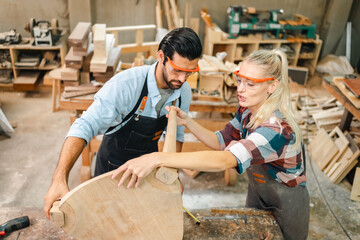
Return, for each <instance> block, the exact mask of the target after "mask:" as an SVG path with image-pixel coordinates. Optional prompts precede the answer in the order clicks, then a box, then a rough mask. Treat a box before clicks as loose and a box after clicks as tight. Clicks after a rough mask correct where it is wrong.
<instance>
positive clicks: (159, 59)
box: [156, 50, 165, 64]
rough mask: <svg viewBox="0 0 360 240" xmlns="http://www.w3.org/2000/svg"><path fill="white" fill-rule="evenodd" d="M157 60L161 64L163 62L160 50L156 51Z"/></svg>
mask: <svg viewBox="0 0 360 240" xmlns="http://www.w3.org/2000/svg"><path fill="white" fill-rule="evenodd" d="M156 55H157V59H158V61H159V62H160V63H161V64H163V62H164V59H165V55H164V52H163V51H162V50H159V51H157V54H156Z"/></svg>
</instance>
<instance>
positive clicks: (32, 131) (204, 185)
mask: <svg viewBox="0 0 360 240" xmlns="http://www.w3.org/2000/svg"><path fill="white" fill-rule="evenodd" d="M0 101H1V109H2V110H3V112H4V113H5V115H6V117H7V119H8V120H9V121H16V122H17V128H16V129H15V133H14V134H13V136H12V137H11V138H5V137H2V136H0V185H1V188H0V196H1V197H0V208H14V209H22V208H38V209H42V207H43V203H44V200H43V198H44V195H45V193H46V192H47V189H48V187H49V185H50V182H51V177H52V174H53V171H54V169H55V166H56V163H57V160H58V156H59V152H60V149H61V146H62V143H63V141H64V137H65V135H66V133H67V131H68V129H69V113H68V112H67V111H58V112H55V113H53V112H52V108H51V106H52V103H51V91H41V92H33V93H17V92H0ZM80 164H81V161H78V162H77V163H76V164H75V166H74V168H73V170H72V172H71V174H70V182H69V184H70V188H71V189H72V188H74V187H75V186H77V185H78V184H80ZM307 166H308V169H307V176H308V187H309V191H310V195H311V218H310V231H309V239H360V203H359V202H354V201H351V200H350V190H351V186H350V185H349V183H348V182H347V181H343V182H342V183H341V184H340V185H335V184H332V183H331V182H330V181H329V179H328V178H327V177H326V176H325V175H324V174H323V173H322V172H321V171H320V170H319V168H318V167H317V165H316V164H313V162H311V161H308V163H307ZM180 177H181V179H182V182H183V184H184V187H185V191H184V194H183V201H184V206H185V207H186V208H187V209H188V210H195V209H210V208H212V207H244V204H245V198H246V191H247V177H246V176H245V175H242V176H238V179H237V183H236V185H235V186H234V187H227V186H225V181H224V178H223V173H201V174H200V175H199V176H197V177H196V178H195V179H191V178H189V177H187V176H186V175H184V174H182V173H180Z"/></svg>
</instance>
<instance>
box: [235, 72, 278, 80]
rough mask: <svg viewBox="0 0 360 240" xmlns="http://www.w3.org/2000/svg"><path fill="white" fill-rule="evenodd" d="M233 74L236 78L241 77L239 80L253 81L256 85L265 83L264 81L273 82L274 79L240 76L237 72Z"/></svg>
mask: <svg viewBox="0 0 360 240" xmlns="http://www.w3.org/2000/svg"><path fill="white" fill-rule="evenodd" d="M233 74H235V75H236V76H239V77H241V78H245V79H249V80H251V81H253V82H256V83H261V82H266V81H271V80H275V78H273V77H270V78H264V79H258V78H252V77H247V76H244V75H241V74H240V73H239V70H237V71H235V72H233ZM236 76H235V77H236ZM235 79H236V78H235Z"/></svg>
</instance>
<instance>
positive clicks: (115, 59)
mask: <svg viewBox="0 0 360 240" xmlns="http://www.w3.org/2000/svg"><path fill="white" fill-rule="evenodd" d="M120 53H121V48H120V47H114V48H112V49H111V52H110V56H109V62H108V63H107V67H106V71H105V72H93V76H94V78H95V80H96V81H97V82H103V83H104V82H107V81H108V80H109V79H110V78H112V77H113V76H114V75H115V74H116V72H117V71H118V70H119V67H120V65H121V64H119V61H120Z"/></svg>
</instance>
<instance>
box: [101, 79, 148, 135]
mask: <svg viewBox="0 0 360 240" xmlns="http://www.w3.org/2000/svg"><path fill="white" fill-rule="evenodd" d="M147 94H148V88H147V75H146V78H145V83H144V86H143V88H142V90H141V94H140V97H139V99H138V100H137V102H136V104H135V106H134V108H133V109H132V110H131V112H130V113H129V114H128V115H126V117H125V118H124V119H123V120H122V121H121V123H119V124H118V125H116V126H113V127H110V128H109V129H108V130H106V132H107V133H108V132H110V131H112V130H113V129H114V128H116V127H118V126H119V125H121V124H122V123H123V122H126V121H127V120H128V119H129V118H130V117H131V116H132V115H134V113H135V112H136V110H137V109H138V108H139V105H140V104H141V103H142V99H143V98H144V97H146V96H147Z"/></svg>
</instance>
